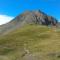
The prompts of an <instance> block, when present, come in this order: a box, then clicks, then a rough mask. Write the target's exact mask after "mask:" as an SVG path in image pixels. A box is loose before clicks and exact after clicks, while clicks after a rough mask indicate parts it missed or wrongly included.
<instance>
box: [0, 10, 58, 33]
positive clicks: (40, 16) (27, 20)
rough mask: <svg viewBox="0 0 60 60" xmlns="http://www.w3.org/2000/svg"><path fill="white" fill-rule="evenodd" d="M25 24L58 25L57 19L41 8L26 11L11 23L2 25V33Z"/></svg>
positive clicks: (0, 29)
mask: <svg viewBox="0 0 60 60" xmlns="http://www.w3.org/2000/svg"><path fill="white" fill-rule="evenodd" d="M25 24H40V25H46V26H49V25H50V26H56V25H57V20H56V19H55V18H54V17H52V16H48V15H47V14H45V13H44V12H41V11H40V10H36V11H26V12H24V13H22V14H20V15H18V16H17V17H16V18H15V19H13V20H11V21H10V22H9V23H7V24H4V25H2V26H0V34H3V33H8V32H10V31H12V30H14V29H17V28H19V27H22V26H24V25H25Z"/></svg>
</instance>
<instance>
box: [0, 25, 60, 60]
mask: <svg viewBox="0 0 60 60" xmlns="http://www.w3.org/2000/svg"><path fill="white" fill-rule="evenodd" d="M30 55H31V56H30ZM34 56H35V57H34ZM32 57H33V58H35V59H36V60H40V59H41V60H60V31H57V29H55V28H54V29H52V28H48V27H46V26H39V25H28V26H25V27H24V28H21V29H17V30H15V31H13V32H11V33H9V34H8V35H6V36H4V37H0V60H29V59H30V58H31V59H30V60H35V59H32ZM27 58H28V59H27ZM38 58H39V59H38Z"/></svg>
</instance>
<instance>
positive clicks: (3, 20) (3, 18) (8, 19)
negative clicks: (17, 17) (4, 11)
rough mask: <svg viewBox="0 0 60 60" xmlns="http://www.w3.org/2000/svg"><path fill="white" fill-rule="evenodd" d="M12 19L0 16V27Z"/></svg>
mask: <svg viewBox="0 0 60 60" xmlns="http://www.w3.org/2000/svg"><path fill="white" fill-rule="evenodd" d="M13 18H14V17H12V16H8V15H0V25H2V24H5V23H7V22H9V21H11V20H12V19H13Z"/></svg>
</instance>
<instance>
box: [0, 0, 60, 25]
mask: <svg viewBox="0 0 60 60" xmlns="http://www.w3.org/2000/svg"><path fill="white" fill-rule="evenodd" d="M38 9H40V10H41V11H43V12H45V13H47V14H48V15H51V16H53V17H56V18H57V19H58V20H59V19H60V0H0V22H2V23H0V24H3V23H4V22H5V23H6V22H8V21H10V20H11V19H13V18H14V17H16V16H17V15H18V14H21V13H23V12H24V11H25V10H38ZM1 16H2V18H1ZM5 18H6V19H5Z"/></svg>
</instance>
